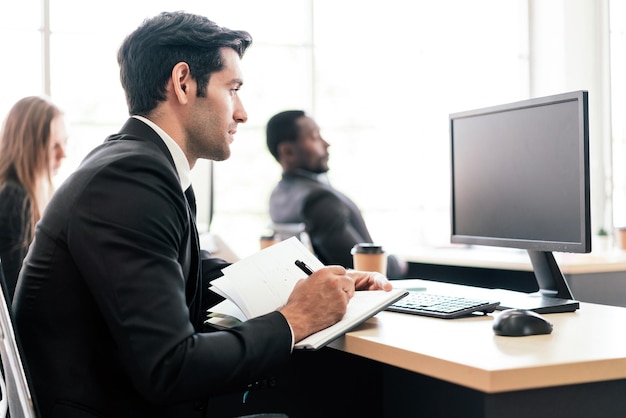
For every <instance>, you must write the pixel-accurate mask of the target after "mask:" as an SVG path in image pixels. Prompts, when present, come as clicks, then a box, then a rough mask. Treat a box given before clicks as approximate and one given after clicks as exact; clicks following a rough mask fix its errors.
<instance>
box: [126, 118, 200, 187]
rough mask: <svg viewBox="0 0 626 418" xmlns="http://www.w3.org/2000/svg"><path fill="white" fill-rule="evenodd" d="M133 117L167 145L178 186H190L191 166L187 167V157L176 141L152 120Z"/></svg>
mask: <svg viewBox="0 0 626 418" xmlns="http://www.w3.org/2000/svg"><path fill="white" fill-rule="evenodd" d="M133 117H134V118H135V119H139V120H140V121H142V122H143V123H145V124H146V125H148V126H149V127H151V128H152V129H154V131H155V132H156V133H157V134H158V135H159V137H160V138H161V140H163V142H164V143H165V145H166V146H167V149H168V150H169V151H170V154H172V159H173V160H174V166H175V168H176V172H177V173H178V178H179V179H180V187H181V188H182V189H183V191H185V190H187V189H188V188H189V186H191V168H189V161H187V157H186V156H185V153H184V152H183V150H182V149H181V148H180V146H178V144H177V143H176V141H174V140H173V139H172V137H171V136H169V135H168V134H167V132H165V131H164V130H163V129H161V128H160V127H159V125H157V124H156V123H154V122H152V121H151V120H150V119H147V118H145V117H143V116H139V115H133Z"/></svg>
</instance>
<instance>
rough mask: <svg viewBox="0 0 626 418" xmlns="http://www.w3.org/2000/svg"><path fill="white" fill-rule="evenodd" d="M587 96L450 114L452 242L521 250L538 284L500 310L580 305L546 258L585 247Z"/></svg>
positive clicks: (556, 309)
mask: <svg viewBox="0 0 626 418" xmlns="http://www.w3.org/2000/svg"><path fill="white" fill-rule="evenodd" d="M587 95H588V94H587V92H586V91H575V92H569V93H563V94H558V95H553V96H547V97H541V98H535V99H530V100H524V101H520V102H515V103H509V104H503V105H498V106H493V107H487V108H482V109H475V110H469V111H465V112H459V113H452V114H450V117H449V119H450V141H451V142H450V144H451V169H452V170H451V174H452V176H451V181H452V196H451V197H452V201H451V242H452V243H462V244H475V245H487V246H498V247H512V248H520V249H525V250H527V252H528V255H529V257H530V261H531V265H532V267H533V271H534V273H535V277H536V279H537V284H538V287H539V292H537V293H533V294H523V296H524V297H523V298H516V299H515V300H511V301H509V300H501V305H500V308H499V309H506V308H524V309H531V310H534V311H536V312H539V313H548V312H571V311H574V310H576V309H578V307H579V304H578V301H576V300H574V297H573V295H572V292H571V290H570V288H569V286H568V284H567V282H566V280H565V278H564V276H563V274H562V273H561V270H560V269H559V266H558V265H557V263H556V261H555V258H554V256H553V252H572V253H588V252H590V251H591V233H590V231H591V220H590V193H589V188H590V181H589V114H588V98H587Z"/></svg>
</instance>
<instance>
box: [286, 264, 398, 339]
mask: <svg viewBox="0 0 626 418" xmlns="http://www.w3.org/2000/svg"><path fill="white" fill-rule="evenodd" d="M296 265H298V267H299V268H300V269H301V270H302V271H303V272H305V273H306V274H307V275H308V277H307V278H306V279H302V280H300V281H298V283H296V285H295V286H294V289H293V291H292V292H291V295H290V296H289V299H288V300H287V303H286V304H285V306H283V307H282V308H281V309H279V311H280V312H281V313H282V314H283V315H284V316H285V318H286V319H287V321H288V322H289V324H290V325H291V329H292V330H293V333H294V340H295V342H298V341H300V340H301V339H303V338H305V337H307V336H309V335H311V334H313V333H315V332H317V331H320V330H322V329H324V328H327V327H329V326H331V325H333V324H335V323H337V322H338V321H339V320H341V318H343V315H344V314H345V313H346V309H347V307H348V302H349V301H350V299H351V298H352V296H354V292H355V290H380V289H383V290H391V288H392V286H391V283H389V281H388V280H387V279H386V277H385V276H383V275H381V274H380V273H373V272H362V271H354V270H350V271H347V270H346V269H345V268H344V267H341V266H325V267H323V268H321V269H319V270H317V271H312V270H311V269H310V268H308V266H306V265H305V264H303V263H302V262H297V263H296ZM309 272H310V273H309Z"/></svg>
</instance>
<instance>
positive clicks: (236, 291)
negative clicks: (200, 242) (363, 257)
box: [208, 237, 407, 350]
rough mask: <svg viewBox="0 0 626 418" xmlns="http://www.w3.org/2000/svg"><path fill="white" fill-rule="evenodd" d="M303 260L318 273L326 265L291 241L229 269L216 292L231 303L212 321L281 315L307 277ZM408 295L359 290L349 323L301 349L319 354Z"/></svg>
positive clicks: (316, 336) (298, 345) (228, 322)
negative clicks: (295, 289)
mask: <svg viewBox="0 0 626 418" xmlns="http://www.w3.org/2000/svg"><path fill="white" fill-rule="evenodd" d="M296 260H301V261H303V262H304V263H305V264H306V265H307V266H309V267H310V268H311V269H312V270H313V271H315V270H317V269H319V268H321V267H323V266H324V264H322V262H321V261H319V260H318V259H317V257H315V255H313V254H312V253H311V252H310V251H309V250H308V249H307V248H306V247H305V246H304V245H303V244H302V243H301V242H300V241H299V240H298V239H297V238H295V237H293V238H289V239H287V240H284V241H281V242H279V243H277V244H275V245H272V246H271V247H267V248H265V249H263V250H261V251H259V252H257V253H255V254H253V255H251V256H249V257H246V258H244V259H241V260H239V261H237V262H236V263H234V264H231V265H230V266H228V267H226V268H225V269H224V270H223V271H222V272H223V274H224V276H223V277H220V278H218V279H216V280H213V282H211V287H210V290H212V291H214V292H215V293H217V294H219V295H221V296H223V297H224V298H226V300H225V301H223V302H221V303H219V304H217V305H215V306H214V307H213V308H211V309H210V312H209V318H208V322H210V323H212V324H214V325H217V326H225V327H230V326H234V325H236V324H237V323H239V322H240V321H246V320H247V319H250V318H255V317H257V316H260V315H264V314H267V313H269V312H272V311H275V310H276V309H279V308H280V307H281V306H283V305H284V304H285V303H286V302H287V298H288V297H289V294H290V293H291V291H292V289H293V287H294V286H295V284H296V282H297V281H298V280H300V279H302V278H303V277H305V274H304V273H303V271H302V270H301V269H300V268H299V267H298V266H296V264H295V261H296ZM406 294H407V291H406V290H405V289H393V290H391V291H389V292H386V291H383V290H369V291H357V292H356V293H355V295H354V297H353V298H352V299H351V300H350V302H349V303H348V308H347V311H346V314H345V315H344V317H343V319H342V320H341V321H339V322H338V323H336V324H335V325H332V326H330V327H328V328H326V329H323V330H321V331H319V332H317V333H315V334H313V335H310V336H309V337H307V338H305V339H303V340H301V341H299V342H298V343H296V345H295V348H296V349H307V350H317V349H319V348H321V347H323V346H325V345H326V344H328V343H329V342H331V341H333V340H334V339H336V338H337V337H339V336H341V335H343V334H344V333H346V332H347V331H349V330H350V329H352V328H354V327H355V326H357V325H359V324H361V323H362V322H364V321H366V320H367V319H369V318H371V317H372V316H374V315H376V314H377V313H378V312H380V311H382V310H383V309H385V308H386V307H387V306H389V305H391V304H392V303H394V302H395V301H397V300H399V299H400V298H402V297H404V296H405V295H406Z"/></svg>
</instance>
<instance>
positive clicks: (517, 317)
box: [493, 309, 552, 337]
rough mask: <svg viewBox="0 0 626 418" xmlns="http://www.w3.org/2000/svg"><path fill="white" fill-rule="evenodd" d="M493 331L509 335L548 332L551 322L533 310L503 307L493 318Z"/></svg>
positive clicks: (550, 328) (516, 335) (549, 331)
mask: <svg viewBox="0 0 626 418" xmlns="http://www.w3.org/2000/svg"><path fill="white" fill-rule="evenodd" d="M493 331H494V332H495V333H496V335H505V336H509V337H524V336H526V335H540V334H550V333H551V332H552V323H550V322H549V321H548V320H547V319H545V318H544V317H543V316H541V315H539V314H538V313H537V312H534V311H530V310H527V309H505V310H503V311H502V312H500V314H499V315H498V316H496V317H495V318H494V320H493Z"/></svg>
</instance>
